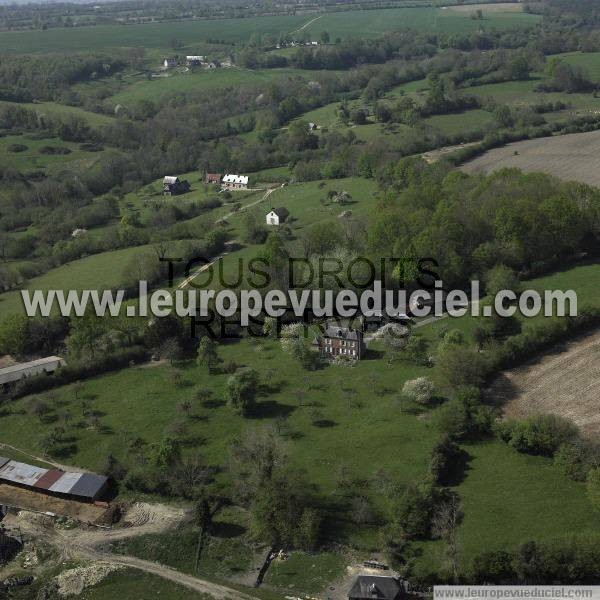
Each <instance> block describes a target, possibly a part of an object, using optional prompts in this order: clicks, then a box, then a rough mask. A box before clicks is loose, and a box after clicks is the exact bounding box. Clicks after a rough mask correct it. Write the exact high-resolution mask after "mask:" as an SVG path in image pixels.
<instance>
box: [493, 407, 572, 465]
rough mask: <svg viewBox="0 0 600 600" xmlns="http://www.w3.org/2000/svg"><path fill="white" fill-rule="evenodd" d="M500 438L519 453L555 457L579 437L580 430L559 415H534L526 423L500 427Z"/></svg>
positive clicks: (514, 423)
mask: <svg viewBox="0 0 600 600" xmlns="http://www.w3.org/2000/svg"><path fill="white" fill-rule="evenodd" d="M499 433H500V437H501V438H502V439H503V440H504V441H505V442H507V443H508V444H509V445H511V446H512V447H513V448H515V449H516V450H518V451H519V452H527V453H529V454H541V455H544V456H553V455H554V453H555V452H556V451H557V450H558V448H559V447H560V446H561V444H565V443H567V442H570V441H572V440H573V439H574V438H576V437H577V434H578V429H577V427H576V426H575V425H574V424H573V423H572V422H571V421H569V420H567V419H564V418H563V417H559V416H557V415H547V414H540V415H533V416H531V417H528V418H527V419H525V420H524V421H507V422H505V423H503V424H501V425H500V428H499Z"/></svg>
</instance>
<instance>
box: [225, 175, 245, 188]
mask: <svg viewBox="0 0 600 600" xmlns="http://www.w3.org/2000/svg"><path fill="white" fill-rule="evenodd" d="M221 184H222V185H223V187H224V188H225V189H228V190H247V189H248V176H247V175H235V174H233V173H228V174H227V175H225V176H224V177H223V179H222V181H221Z"/></svg>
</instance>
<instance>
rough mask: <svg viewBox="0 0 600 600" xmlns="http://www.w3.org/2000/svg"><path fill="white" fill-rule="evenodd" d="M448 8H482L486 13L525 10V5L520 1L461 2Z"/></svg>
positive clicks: (450, 9)
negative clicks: (500, 2)
mask: <svg viewBox="0 0 600 600" xmlns="http://www.w3.org/2000/svg"><path fill="white" fill-rule="evenodd" d="M446 10H449V11H450V12H457V13H473V12H475V11H476V10H482V11H483V12H484V13H485V12H493V13H504V12H523V5H522V4H521V3H520V2H505V3H502V4H496V3H490V4H459V5H456V6H447V7H446Z"/></svg>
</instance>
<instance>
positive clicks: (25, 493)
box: [0, 483, 106, 523]
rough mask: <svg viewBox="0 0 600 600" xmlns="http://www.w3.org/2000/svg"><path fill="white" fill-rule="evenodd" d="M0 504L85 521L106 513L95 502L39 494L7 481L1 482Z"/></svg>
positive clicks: (100, 516)
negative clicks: (6, 482) (8, 483)
mask: <svg viewBox="0 0 600 600" xmlns="http://www.w3.org/2000/svg"><path fill="white" fill-rule="evenodd" d="M0 504H4V505H8V506H12V507H15V508H20V509H23V510H30V511H33V512H39V513H47V512H49V513H53V514H55V515H59V516H61V517H71V518H72V519H77V520H78V521H82V522H84V523H96V522H97V521H100V520H101V519H102V517H104V514H105V513H106V509H105V508H101V507H99V506H94V505H93V504H85V503H83V502H76V501H75V500H66V499H62V498H56V497H54V496H47V495H45V494H38V493H36V492H32V491H30V490H26V489H23V488H18V487H14V486H12V485H7V484H5V483H1V484H0Z"/></svg>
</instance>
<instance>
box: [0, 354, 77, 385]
mask: <svg viewBox="0 0 600 600" xmlns="http://www.w3.org/2000/svg"><path fill="white" fill-rule="evenodd" d="M65 364H66V363H65V361H64V359H62V358H60V356H48V357H46V358H39V359H37V360H32V361H30V362H26V363H19V364H17V365H12V366H10V367H4V369H0V385H4V384H6V383H12V382H14V381H19V380H20V379H24V378H25V377H33V376H34V375H40V374H41V373H52V372H54V371H56V369H58V368H59V367H62V366H63V365H65Z"/></svg>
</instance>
